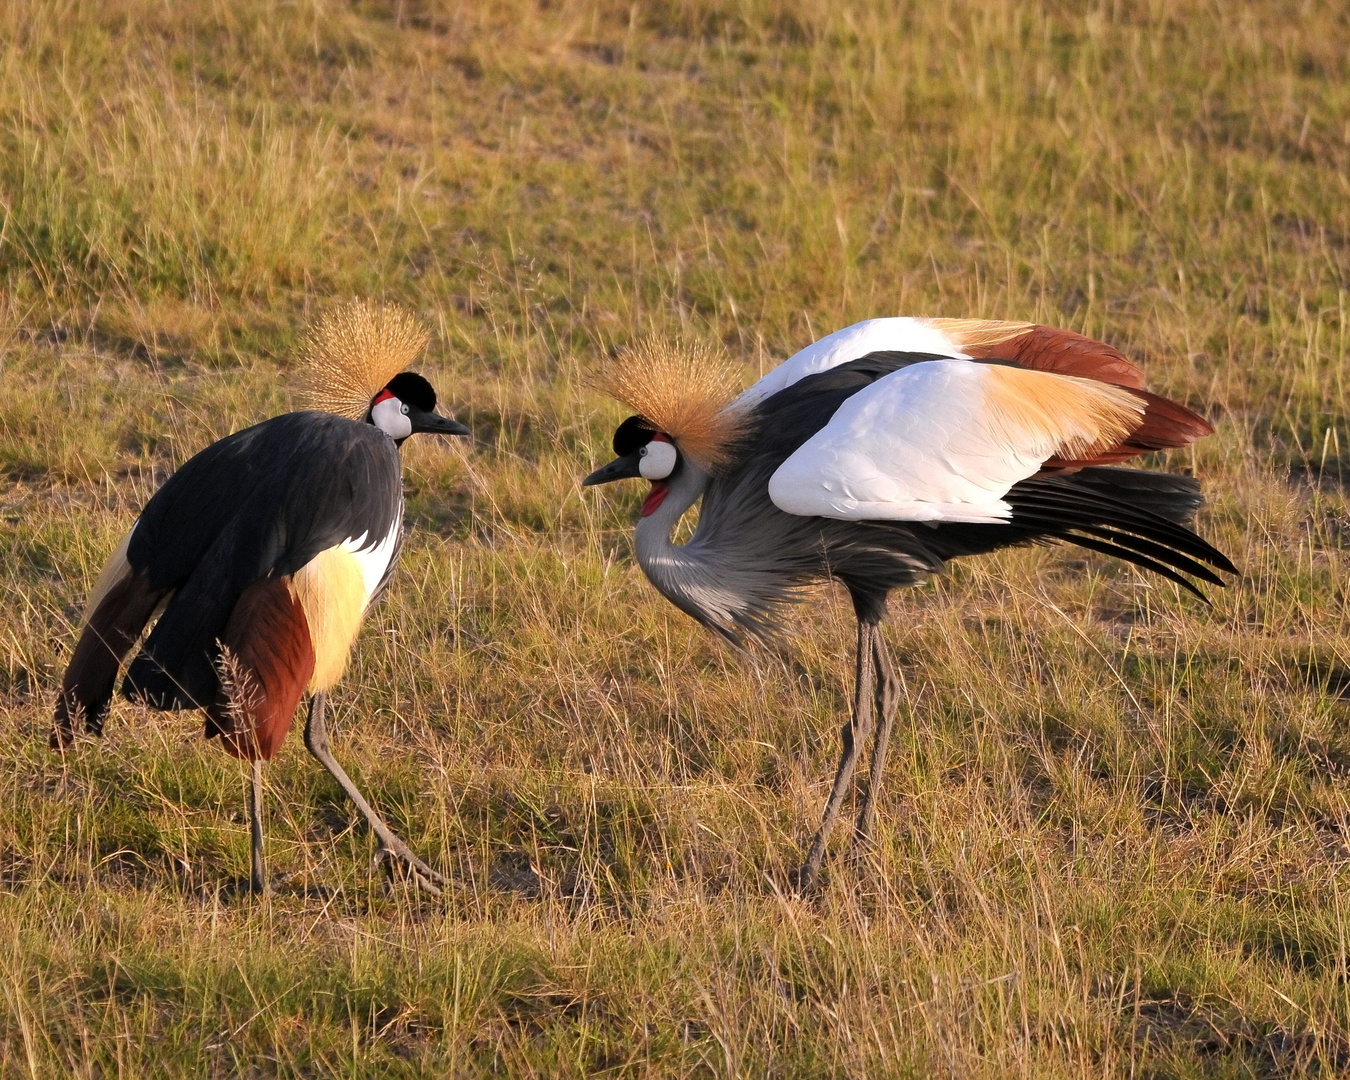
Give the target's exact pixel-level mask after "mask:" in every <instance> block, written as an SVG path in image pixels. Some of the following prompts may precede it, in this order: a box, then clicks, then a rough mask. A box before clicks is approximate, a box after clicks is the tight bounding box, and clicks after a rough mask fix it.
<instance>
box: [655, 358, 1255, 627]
mask: <svg viewBox="0 0 1350 1080" xmlns="http://www.w3.org/2000/svg"><path fill="white" fill-rule="evenodd" d="M943 359H944V358H942V357H937V356H933V355H915V354H906V353H894V352H885V353H874V354H871V355H869V356H864V357H862V358H860V359H857V360H854V361H851V362H849V363H846V364H840V365H836V366H834V367H832V368H829V369H827V370H825V371H823V372H819V373H817V374H814V375H810V376H807V377H805V378H803V379H800V380H798V381H796V382H795V383H794V384H792V385H790V386H789V387H788V388H786V389H784V390H782V391H780V392H779V393H777V394H774V395H771V396H770V397H769V398H767V399H765V400H764V401H762V402H760V403H759V404H758V405H757V406H755V407H754V408H753V409H752V410H751V411H750V413H749V414H748V417H747V430H746V432H745V434H744V436H743V439H742V443H741V445H742V446H743V447H745V451H744V452H743V453H742V454H740V455H739V456H738V458H737V460H736V462H735V463H734V465H732V466H731V467H728V468H727V469H725V470H723V471H722V472H720V473H718V474H716V475H714V476H712V477H711V478H705V479H706V489H705V490H704V495H703V503H702V508H701V510H700V513H699V523H698V528H697V529H696V530H695V532H694V535H693V537H692V538H691V539H690V540H689V542H688V543H687V544H684V545H682V546H681V545H674V544H671V543H669V540H668V536H666V537H659V538H658V537H656V535H655V533H656V530H655V529H653V528H652V527H651V525H649V523H655V522H656V516H657V515H653V516H652V517H651V518H644V519H643V523H642V524H640V525H639V528H638V546H639V553H638V554H639V559H640V561H642V565H643V569H644V570H645V571H646V572H647V573H648V576H649V577H651V579H652V581H653V584H655V585H656V586H657V587H658V588H659V589H660V590H661V591H662V592H663V593H664V594H665V595H666V596H667V597H669V598H670V599H671V600H672V601H673V602H674V603H676V604H677V605H678V606H679V607H680V608H681V609H683V610H684V611H686V612H688V613H689V614H691V615H693V616H694V617H695V618H696V619H698V620H699V621H700V622H703V623H704V624H705V625H707V626H708V627H710V628H711V629H714V630H716V631H717V632H718V633H720V634H722V635H723V636H724V637H726V638H728V639H729V640H731V641H733V642H736V643H742V642H743V641H744V639H745V638H746V637H747V636H755V637H762V638H769V637H772V636H774V634H775V633H776V632H777V631H778V630H779V629H780V628H781V627H782V625H783V624H782V621H781V620H782V610H781V609H782V606H783V605H784V604H788V603H791V602H794V601H796V600H797V599H799V598H800V597H801V590H802V588H803V587H804V586H806V585H809V584H811V583H813V582H818V581H821V580H823V579H826V578H831V577H832V578H835V579H836V580H839V581H841V582H843V583H844V584H845V585H846V586H847V588H848V589H849V592H850V594H851V595H852V597H853V600H854V605H855V608H856V610H857V612H858V615H859V618H861V619H864V620H871V621H875V620H877V619H880V618H881V616H882V613H883V611H884V607H885V599H886V596H887V594H888V593H889V592H890V591H891V590H892V589H895V588H897V587H900V586H904V585H910V584H914V583H916V582H918V581H921V580H923V578H924V577H926V576H927V575H928V574H930V573H933V572H936V571H939V570H940V569H941V568H942V566H943V564H944V562H945V561H946V560H948V559H952V558H958V557H961V556H966V555H975V554H980V553H984V552H989V551H994V550H997V549H999V548H1003V547H1009V546H1014V545H1021V544H1032V543H1046V542H1052V541H1057V540H1059V541H1065V542H1069V543H1074V544H1078V545H1079V546H1082V547H1085V548H1089V549H1091V550H1095V551H1101V552H1105V553H1107V554H1111V555H1113V556H1116V557H1118V558H1121V559H1123V560H1125V561H1127V562H1130V563H1133V564H1134V565H1136V566H1140V567H1142V568H1145V569H1148V570H1151V571H1154V572H1156V573H1158V574H1160V575H1162V576H1164V577H1166V578H1169V579H1170V580H1173V581H1178V582H1179V583H1181V584H1182V585H1183V586H1184V587H1186V588H1188V589H1191V590H1192V591H1195V586H1194V585H1193V584H1192V582H1191V581H1190V580H1189V579H1190V578H1198V579H1199V580H1201V581H1206V582H1211V583H1213V582H1215V581H1217V580H1218V575H1219V574H1220V573H1233V572H1235V568H1234V567H1233V565H1232V563H1231V562H1230V561H1229V560H1228V559H1227V558H1226V557H1225V556H1224V555H1223V554H1222V553H1221V552H1219V551H1218V550H1216V549H1215V548H1214V547H1213V546H1211V545H1210V544H1208V543H1207V542H1206V541H1204V540H1203V539H1201V538H1200V537H1199V536H1197V535H1195V533H1193V532H1192V531H1190V530H1189V529H1188V528H1186V525H1185V523H1186V522H1187V521H1189V520H1190V518H1191V517H1192V516H1193V515H1194V513H1195V511H1196V510H1197V508H1198V507H1199V506H1200V504H1201V501H1202V500H1201V496H1200V492H1199V485H1198V484H1197V483H1196V482H1195V480H1194V479H1192V478H1190V477H1185V476H1173V475H1169V474H1165V473H1150V472H1143V471H1140V470H1134V469H1119V468H1102V467H1085V468H1081V469H1080V470H1079V471H1074V472H1063V471H1061V472H1050V473H1041V474H1039V475H1028V476H1027V477H1026V478H1024V479H1021V480H1019V481H1016V482H1014V483H1012V484H1011V486H1010V487H1009V488H1008V490H1007V491H1006V492H1005V494H1004V496H1003V499H1002V501H1003V502H1004V503H1005V504H1006V505H1007V507H1008V511H1007V517H1006V518H1005V519H1003V520H995V521H984V522H980V521H974V522H971V521H958V522H951V521H945V522H944V521H930V522H914V521H897V520H839V519H835V518H829V517H821V516H801V515H795V514H789V513H785V512H784V511H782V510H781V509H779V508H778V507H777V506H775V505H774V502H773V501H771V500H770V498H769V479H770V477H771V476H773V475H774V473H775V472H776V471H777V470H778V469H779V467H780V466H781V465H782V464H783V463H784V462H785V461H787V460H788V459H789V458H790V457H792V455H793V454H794V453H795V452H796V451H798V450H799V448H801V447H802V446H803V445H804V444H805V443H807V442H808V441H809V440H810V439H811V437H812V436H813V435H815V434H816V433H817V432H819V431H820V430H821V429H822V428H823V427H825V426H826V425H827V424H828V423H829V422H830V421H831V418H832V417H834V416H835V414H836V413H837V412H839V411H840V409H841V408H842V406H844V405H845V404H846V403H847V402H848V401H849V400H850V399H851V398H853V397H854V396H855V395H858V394H859V392H860V391H862V390H863V389H865V388H867V387H870V386H873V385H874V384H875V383H876V382H877V381H878V380H881V379H884V378H885V377H887V376H888V375H890V374H892V373H894V372H900V371H903V370H905V369H908V368H913V367H916V366H934V362H935V361H940V360H943ZM1124 392H1125V393H1126V394H1127V395H1128V396H1129V398H1130V399H1131V400H1134V401H1138V402H1141V403H1142V404H1143V405H1145V406H1146V405H1147V401H1146V399H1144V398H1142V397H1140V396H1139V393H1138V392H1137V391H1133V390H1124ZM1110 400H1112V401H1116V402H1119V403H1120V404H1121V405H1123V404H1124V402H1125V399H1124V398H1116V397H1114V396H1112V397H1111V398H1110ZM680 482H681V481H680V480H679V479H678V477H677V478H676V480H675V481H674V482H673V484H678V483H680ZM673 498H674V495H672V496H670V497H669V498H668V499H667V502H669V501H671V499H673ZM660 512H661V511H660V510H658V512H657V513H658V514H660ZM664 524H665V527H667V528H669V527H670V525H671V524H673V523H664ZM644 526H646V527H647V528H648V535H647V536H646V537H644V532H643V530H644ZM658 540H659V542H657V541H658ZM644 548H645V550H644Z"/></svg>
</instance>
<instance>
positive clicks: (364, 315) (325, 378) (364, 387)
mask: <svg viewBox="0 0 1350 1080" xmlns="http://www.w3.org/2000/svg"><path fill="white" fill-rule="evenodd" d="M427 338H428V335H427V331H426V327H424V326H423V325H422V324H421V323H420V322H419V321H418V320H417V317H416V316H415V315H413V313H412V312H410V311H409V310H408V309H407V308H405V307H401V306H400V305H398V304H387V303H382V302H379V301H366V300H353V301H351V302H349V303H346V304H343V305H342V306H340V307H336V308H333V309H332V310H331V311H328V312H326V313H324V314H323V315H322V316H320V318H319V321H318V322H317V323H315V324H314V326H313V327H312V328H311V329H310V332H309V336H308V338H307V339H306V341H305V344H304V348H303V350H302V352H301V363H302V366H303V370H304V378H305V387H304V391H303V399H304V404H305V407H306V408H310V409H321V410H322V411H324V412H331V413H337V415H339V416H346V417H348V418H350V419H352V420H363V419H365V416H366V413H367V412H368V411H369V410H370V403H371V401H372V400H373V399H374V397H375V396H376V395H377V394H378V393H379V392H380V391H381V390H383V389H384V388H385V386H386V385H387V384H388V382H389V380H390V379H392V378H393V377H394V376H395V375H397V374H399V373H400V372H403V371H407V370H408V368H409V366H410V365H411V364H412V362H413V361H414V360H416V359H417V357H418V355H419V354H420V353H421V352H422V350H423V349H425V348H426V345H427Z"/></svg>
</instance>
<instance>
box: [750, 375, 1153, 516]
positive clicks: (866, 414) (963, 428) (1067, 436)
mask: <svg viewBox="0 0 1350 1080" xmlns="http://www.w3.org/2000/svg"><path fill="white" fill-rule="evenodd" d="M1143 413H1144V404H1143V402H1142V401H1141V400H1140V399H1139V398H1138V397H1137V396H1135V395H1133V394H1131V393H1130V392H1129V391H1127V390H1123V389H1121V388H1119V387H1115V386H1111V385H1109V384H1106V383H1100V382H1094V381H1092V380H1089V379H1082V378H1076V377H1070V376H1064V375H1054V374H1049V373H1046V372H1041V371H1029V370H1025V369H1022V368H1017V367H1012V366H1006V365H995V364H987V363H978V362H974V361H969V360H960V359H932V360H926V361H924V362H921V363H915V364H912V365H909V366H905V367H902V368H900V369H899V370H896V371H893V372H891V373H890V374H887V375H884V376H882V377H881V378H879V379H877V380H876V381H875V382H873V383H871V384H870V385H868V386H865V387H863V388H862V389H861V390H859V391H858V392H857V393H855V394H853V395H852V396H850V397H848V398H847V399H846V400H845V401H844V402H843V403H842V404H841V405H840V406H839V408H838V409H837V410H836V411H835V412H834V414H833V415H832V416H831V417H830V419H829V421H828V422H827V423H826V424H825V425H824V426H823V427H822V428H821V429H820V430H819V431H817V432H816V433H815V434H813V435H812V436H811V437H810V438H808V439H806V440H805V441H804V442H803V443H802V444H801V445H800V446H799V447H798V448H797V449H796V450H795V451H794V452H793V453H792V454H790V455H789V456H788V457H787V459H786V460H784V461H783V463H782V464H781V465H779V466H778V468H777V469H776V470H775V472H774V473H773V475H772V476H771V477H770V479H769V498H770V499H771V500H772V501H773V503H774V505H775V506H777V507H778V508H779V509H780V510H783V511H784V512H786V513H789V514H794V515H799V516H805V517H827V518H837V519H842V520H875V521H925V522H989V523H993V522H1000V521H1006V520H1008V519H1009V518H1010V517H1011V516H1012V508H1011V506H1010V505H1009V504H1008V503H1007V502H1005V501H1004V498H1003V497H1004V496H1005V495H1006V494H1007V493H1008V491H1009V490H1010V489H1011V488H1012V486H1013V485H1014V484H1016V483H1018V482H1019V481H1022V480H1026V479H1028V478H1029V477H1031V476H1034V475H1035V474H1036V473H1037V472H1038V471H1039V470H1040V469H1041V467H1042V466H1043V465H1044V463H1045V462H1046V461H1047V460H1049V459H1051V458H1053V457H1055V456H1056V455H1060V456H1063V457H1075V456H1081V455H1082V454H1084V453H1091V452H1092V451H1094V450H1095V449H1096V448H1099V447H1103V446H1109V445H1112V444H1114V443H1115V442H1118V441H1119V440H1120V439H1121V438H1123V437H1124V436H1125V435H1127V434H1128V433H1129V432H1130V431H1132V430H1133V429H1134V428H1135V427H1137V426H1138V425H1139V423H1140V421H1141V418H1142V416H1143Z"/></svg>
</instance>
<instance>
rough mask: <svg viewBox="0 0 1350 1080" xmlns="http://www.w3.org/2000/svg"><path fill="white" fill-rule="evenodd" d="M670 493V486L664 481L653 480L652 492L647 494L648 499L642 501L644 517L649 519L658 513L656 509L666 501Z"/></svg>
mask: <svg viewBox="0 0 1350 1080" xmlns="http://www.w3.org/2000/svg"><path fill="white" fill-rule="evenodd" d="M669 491H670V485H669V484H667V483H666V482H665V481H664V480H653V481H652V490H651V491H650V492H648V493H647V497H646V498H645V499H643V500H642V516H643V517H649V516H651V515H652V514H654V513H656V508H657V507H658V506H660V505H661V503H662V502H664V501H665V498H666V494H667V493H668V492H669Z"/></svg>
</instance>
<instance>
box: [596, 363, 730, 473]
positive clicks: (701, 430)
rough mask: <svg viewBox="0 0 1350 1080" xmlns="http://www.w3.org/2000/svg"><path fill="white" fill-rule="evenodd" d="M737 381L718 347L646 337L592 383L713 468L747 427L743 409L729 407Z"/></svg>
mask: <svg viewBox="0 0 1350 1080" xmlns="http://www.w3.org/2000/svg"><path fill="white" fill-rule="evenodd" d="M738 381H739V380H738V379H737V376H736V372H735V370H734V369H733V367H732V365H731V363H730V361H729V360H728V359H727V357H726V355H725V354H724V353H723V352H722V351H721V350H720V349H717V348H715V347H714V346H711V345H708V344H706V343H704V342H700V341H694V340H677V341H667V340H662V339H658V338H647V339H644V340H642V341H639V342H638V343H637V344H635V345H632V346H630V347H628V348H626V349H623V350H622V351H621V352H620V353H619V355H618V356H617V357H616V358H615V359H614V360H612V361H611V362H610V363H609V364H608V365H606V367H605V368H604V369H603V370H602V371H601V372H600V373H599V375H597V376H596V378H595V380H594V385H595V386H596V387H597V389H600V390H603V391H604V392H605V393H607V394H609V396H610V397H612V398H615V399H616V400H618V401H622V402H623V403H624V404H625V405H627V406H628V407H629V408H630V409H632V410H633V411H634V412H635V413H637V414H638V415H639V416H641V417H642V418H643V419H644V420H646V421H647V422H648V423H650V424H651V425H652V427H653V428H655V429H656V430H657V431H664V432H665V433H666V434H667V435H669V436H670V437H671V438H672V439H673V440H674V441H675V444H676V445H677V446H678V447H679V448H680V453H682V454H684V455H685V456H686V457H688V458H690V459H691V460H692V461H693V462H694V463H695V464H696V465H698V466H699V467H700V468H703V469H715V468H717V467H718V466H719V465H723V464H725V463H726V461H727V460H728V458H729V457H730V455H731V448H732V445H733V444H734V443H735V441H736V438H737V436H738V435H740V434H741V432H742V430H743V428H744V424H745V412H744V410H740V409H731V408H729V407H728V406H729V404H730V402H731V401H732V399H733V397H734V396H735V394H736V392H737V385H738Z"/></svg>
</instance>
